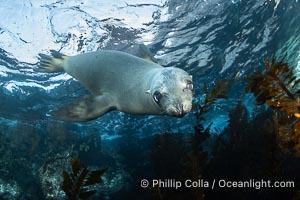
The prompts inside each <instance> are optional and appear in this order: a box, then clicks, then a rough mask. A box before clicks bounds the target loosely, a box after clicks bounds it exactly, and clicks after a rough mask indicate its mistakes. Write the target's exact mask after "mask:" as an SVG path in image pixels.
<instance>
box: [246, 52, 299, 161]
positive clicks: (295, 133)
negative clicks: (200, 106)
mask: <svg viewBox="0 0 300 200" xmlns="http://www.w3.org/2000/svg"><path fill="white" fill-rule="evenodd" d="M284 58H285V57H284ZM284 58H283V59H281V60H280V61H277V60H276V57H275V55H274V56H273V58H272V60H271V61H270V60H269V59H266V61H265V72H263V73H262V72H256V73H254V74H253V75H252V76H250V77H248V78H246V79H245V81H248V82H249V85H248V86H247V88H246V92H252V93H253V94H254V95H255V97H256V102H257V104H258V105H262V104H265V103H266V104H267V105H268V106H269V107H271V108H273V109H276V110H277V111H279V112H281V113H279V114H278V115H279V116H280V117H278V116H277V120H278V121H280V123H279V126H278V127H279V133H280V135H279V137H281V140H282V141H283V143H286V144H287V143H288V144H293V146H294V149H295V150H296V154H297V155H299V156H300V119H299V118H300V90H299V88H300V78H299V77H297V76H296V75H295V74H294V72H293V68H291V67H290V66H289V65H288V63H286V62H284ZM285 131H289V132H288V134H286V133H283V132H285Z"/></svg>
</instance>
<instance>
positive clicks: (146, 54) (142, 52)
mask: <svg viewBox="0 0 300 200" xmlns="http://www.w3.org/2000/svg"><path fill="white" fill-rule="evenodd" d="M139 57H141V58H143V59H145V60H149V61H152V62H155V63H157V60H156V59H155V58H154V55H153V53H152V52H151V51H150V49H149V48H148V47H147V46H146V45H144V44H139Z"/></svg>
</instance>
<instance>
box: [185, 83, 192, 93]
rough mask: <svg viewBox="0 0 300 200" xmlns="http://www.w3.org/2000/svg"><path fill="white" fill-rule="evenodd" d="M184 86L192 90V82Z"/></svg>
mask: <svg viewBox="0 0 300 200" xmlns="http://www.w3.org/2000/svg"><path fill="white" fill-rule="evenodd" d="M186 88H187V89H189V90H191V91H193V90H194V85H193V83H188V84H187V85H186Z"/></svg>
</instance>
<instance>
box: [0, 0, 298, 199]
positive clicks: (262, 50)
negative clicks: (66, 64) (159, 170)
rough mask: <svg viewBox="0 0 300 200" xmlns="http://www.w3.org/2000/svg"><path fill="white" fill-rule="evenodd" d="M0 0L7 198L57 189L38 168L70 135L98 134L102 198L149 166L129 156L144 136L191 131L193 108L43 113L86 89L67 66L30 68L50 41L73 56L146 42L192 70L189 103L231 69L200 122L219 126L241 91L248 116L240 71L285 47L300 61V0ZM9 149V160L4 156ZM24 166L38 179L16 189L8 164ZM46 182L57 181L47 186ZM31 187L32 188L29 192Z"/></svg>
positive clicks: (249, 99)
mask: <svg viewBox="0 0 300 200" xmlns="http://www.w3.org/2000/svg"><path fill="white" fill-rule="evenodd" d="M0 1H1V2H0V3H1V7H0V18H1V21H0V79H1V82H0V86H1V90H0V96H1V99H0V133H1V134H2V135H4V136H5V138H6V137H8V138H9V142H7V145H2V147H1V148H0V149H2V150H1V151H5V153H2V155H3V156H2V162H1V169H0V184H1V185H2V188H1V187H0V188H1V189H0V196H1V195H3V198H7V199H32V198H35V199H39V198H41V196H43V197H44V198H45V199H59V198H63V197H64V196H63V192H62V191H60V192H59V189H57V188H59V186H57V185H59V180H57V179H56V178H55V176H54V175H53V174H52V175H53V176H52V177H51V172H50V171H51V170H50V169H49V171H47V170H42V169H44V168H43V167H45V162H46V161H47V160H53V159H58V158H60V157H65V158H69V157H68V156H69V154H70V155H72V156H73V154H72V153H73V152H70V151H71V150H72V148H73V147H72V144H71V143H72V142H74V141H77V140H76V137H79V138H80V137H83V138H84V137H85V136H89V135H97V136H99V137H100V142H99V144H101V147H98V148H100V149H101V150H102V153H100V154H99V157H101V158H99V160H101V161H103V162H102V163H101V165H103V166H108V167H109V168H110V169H111V172H110V174H109V175H110V177H109V178H111V179H112V180H113V181H111V182H110V186H108V185H109V184H108V183H107V182H106V185H105V186H103V188H102V191H103V193H104V194H105V195H104V198H106V199H110V195H111V194H114V195H115V198H117V197H116V196H118V195H120V194H121V193H122V191H124V190H126V191H129V190H130V188H132V187H134V184H133V183H134V181H133V180H134V177H132V176H133V175H132V173H133V172H132V171H135V174H142V171H147V170H150V171H151V169H148V168H149V166H148V165H147V162H146V161H145V163H139V165H135V164H134V163H135V162H136V160H138V159H140V160H143V159H145V156H149V154H147V153H149V151H150V146H151V145H150V142H149V140H151V138H153V136H154V135H155V134H158V133H163V132H170V131H174V132H180V133H185V132H192V131H193V130H194V125H195V123H196V119H195V118H194V114H193V113H190V114H188V115H187V116H185V117H184V118H180V119H178V118H171V117H166V116H137V115H130V114H124V113H120V112H118V111H113V112H110V113H108V114H105V115H104V116H103V117H101V118H99V119H97V120H93V121H90V122H84V123H71V122H64V121H59V120H56V119H54V118H53V117H52V116H50V115H49V112H50V111H51V110H55V109H57V108H59V107H60V106H61V105H63V104H68V103H70V102H72V101H74V100H75V99H77V98H79V97H81V96H83V95H87V94H88V92H87V91H86V90H85V89H84V88H83V87H82V86H81V85H80V84H79V83H78V82H76V80H74V79H73V78H72V77H70V76H69V75H67V74H64V73H55V74H44V73H37V72H35V71H34V69H35V68H36V67H37V64H38V63H37V62H38V57H37V55H38V53H44V54H49V50H51V49H54V50H60V51H61V52H62V53H64V54H67V55H76V54H80V53H85V52H90V51H96V50H99V49H115V50H120V51H125V52H129V53H132V54H137V52H136V46H137V45H138V44H145V45H147V46H148V47H149V49H150V50H151V51H152V52H153V53H154V55H155V58H156V59H157V60H158V62H159V63H160V64H161V65H163V66H166V67H170V66H174V67H179V68H182V69H184V70H186V71H187V72H189V73H190V74H192V75H193V79H194V83H195V102H199V103H201V102H202V101H203V99H204V97H205V94H204V91H203V85H204V83H206V84H207V85H208V87H213V86H214V85H215V84H216V81H217V80H218V79H230V78H232V77H234V76H235V75H236V74H237V73H239V75H240V78H239V80H237V81H236V82H235V83H234V84H233V85H232V86H231V87H230V89H229V93H228V98H226V99H222V100H219V101H217V102H216V103H215V104H214V105H213V108H212V109H211V111H210V112H208V113H207V114H205V116H204V118H205V121H204V122H203V123H204V126H205V127H207V126H208V125H209V124H211V123H212V124H211V128H212V129H216V128H217V129H218V130H223V129H224V128H226V127H227V125H228V119H229V117H228V114H229V111H230V110H231V109H233V108H234V107H235V105H236V104H237V103H238V102H239V100H241V99H242V101H243V102H244V105H246V106H247V108H248V109H249V115H250V116H253V115H255V109H254V107H255V99H254V97H253V96H251V95H246V96H245V95H244V88H245V83H244V82H243V81H242V79H243V78H245V77H247V76H249V75H251V74H252V73H253V72H255V71H256V70H263V67H264V61H265V59H266V58H267V57H271V56H272V55H273V54H274V53H275V52H277V56H278V57H283V56H284V55H285V54H286V53H287V57H286V61H287V62H288V63H289V64H290V65H291V66H293V67H294V69H295V72H296V73H298V71H299V70H300V34H299V33H300V12H299V11H300V2H299V1H298V0H251V1H246V0H235V1H233V0H232V1H229V0H228V1H221V0H209V1H207V0H185V1H181V0H151V1H150V0H143V1H137V0H128V1H119V0H117V1H109V0H101V1H96V0H73V1H66V0H55V1H54V0H45V1H37V0H23V1H4V0H0ZM99 78H101V77H99ZM62 133H64V134H62ZM72 134H73V135H76V137H75V136H72ZM4 136H3V137H4ZM28 138H30V139H28ZM53 138H54V139H53ZM74 138H75V139H74ZM149 138H150V139H149ZM52 140H55V142H53V143H51V141H52ZM68 140H69V141H68ZM3 141H4V139H3ZM5 141H6V139H5ZM4 143H5V142H3V144H4ZM90 143H93V139H91V138H89V139H87V138H86V140H85V139H80V145H79V146H78V148H81V149H84V148H85V147H86V148H90V147H88V146H91V145H90ZM51 145H52V146H51ZM64 145H66V148H65V149H64V148H63V147H64ZM8 147H9V148H11V149H9V150H7V148H8ZM74 148H75V149H76V148H77V147H76V145H75V147H74ZM19 152H21V153H19ZM15 154H17V155H20V156H21V157H23V159H24V160H22V159H21V158H20V157H18V156H14V155H15ZM5 156H6V157H5ZM85 156H86V157H88V156H87V155H85ZM93 156H96V155H93ZM83 157H84V156H83ZM9 158H10V159H11V158H15V162H13V161H11V163H9V162H4V161H5V159H9ZM29 158H30V159H29ZM93 159H95V160H97V159H98V158H91V160H93ZM87 160H88V158H87ZM99 162H100V161H99ZM125 163H126V164H125ZM96 164H97V163H96ZM13 165H14V166H15V167H12V166H13ZM25 166H26V167H27V168H26V169H27V172H26V173H28V174H30V177H34V178H29V179H28V182H30V181H33V180H34V181H35V185H39V183H40V182H41V183H42V184H40V188H38V189H32V188H30V187H25V189H24V187H22V185H26V183H27V182H26V181H27V180H24V182H22V181H20V178H18V177H17V178H16V177H14V176H12V175H11V174H12V173H13V172H12V170H16V171H17V170H18V169H19V168H22V167H25ZM124 166H126V167H124ZM143 166H146V167H145V168H143ZM52 167H53V166H52ZM22 169H23V168H22ZM145 174H147V173H146V172H145ZM31 175H32V176H31ZM33 175H34V176H33ZM16 176H19V177H20V176H22V175H21V174H17V175H16ZM24 176H27V175H26V174H25V175H24ZM144 176H145V175H144ZM8 177H9V178H8ZM28 177H29V175H28ZM42 177H44V178H42ZM49 177H50V178H49ZM47 181H48V182H49V184H50V185H51V184H52V186H53V187H54V186H57V188H56V189H52V191H51V189H47V188H46V186H45V182H47ZM48 182H47V183H48ZM26 190H27V192H25V193H26V194H25V195H24V191H26ZM28 191H29V192H28ZM30 191H38V192H37V194H36V195H32V196H30V195H29V193H30ZM53 191H55V192H57V193H54V192H53ZM51 192H52V193H51ZM119 193H120V194H119ZM26 195H27V196H28V197H26ZM118 198H119V199H122V198H121V197H120V196H118ZM112 199H113V198H112Z"/></svg>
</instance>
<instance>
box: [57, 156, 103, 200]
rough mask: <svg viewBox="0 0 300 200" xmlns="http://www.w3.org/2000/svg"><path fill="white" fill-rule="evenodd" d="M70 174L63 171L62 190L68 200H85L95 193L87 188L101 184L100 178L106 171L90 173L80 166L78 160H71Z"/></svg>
mask: <svg viewBox="0 0 300 200" xmlns="http://www.w3.org/2000/svg"><path fill="white" fill-rule="evenodd" d="M71 166H72V172H70V173H68V172H67V171H63V177H64V181H63V185H62V189H63V191H64V192H65V193H66V195H67V197H68V199H69V200H76V199H87V198H89V197H90V196H92V195H94V194H95V193H96V190H92V189H90V188H89V186H93V185H94V184H97V183H102V182H103V181H102V178H101V176H102V175H103V174H104V173H105V172H106V171H107V169H101V170H96V171H90V170H89V169H88V168H87V167H84V166H82V165H81V163H80V160H79V159H73V160H71Z"/></svg>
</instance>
